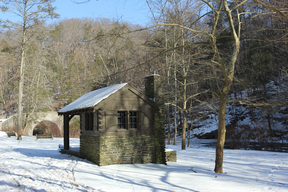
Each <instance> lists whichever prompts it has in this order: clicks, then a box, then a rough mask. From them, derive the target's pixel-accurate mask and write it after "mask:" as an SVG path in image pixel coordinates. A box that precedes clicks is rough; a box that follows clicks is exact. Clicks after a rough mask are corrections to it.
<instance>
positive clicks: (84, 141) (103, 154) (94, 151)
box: [80, 135, 156, 166]
mask: <svg viewBox="0 0 288 192" xmlns="http://www.w3.org/2000/svg"><path fill="white" fill-rule="evenodd" d="M80 154H81V156H82V157H83V158H86V159H88V160H90V161H92V162H94V163H96V164H98V165H99V166H103V165H112V164H138V163H155V159H156V158H155V138H154V136H147V135H143V136H137V137H135V136H134V137H129V136H127V137H95V136H85V135H81V139H80Z"/></svg>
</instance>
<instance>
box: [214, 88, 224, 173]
mask: <svg viewBox="0 0 288 192" xmlns="http://www.w3.org/2000/svg"><path fill="white" fill-rule="evenodd" d="M226 99H227V94H225V93H222V94H221V95H220V106H219V116H218V118H219V125H218V140H217V147H216V159H215V168H214V171H215V172H216V173H223V149H224V144H225V135H226V125H225V120H226V105H227V100H226Z"/></svg>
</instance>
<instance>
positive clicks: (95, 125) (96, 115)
mask: <svg viewBox="0 0 288 192" xmlns="http://www.w3.org/2000/svg"><path fill="white" fill-rule="evenodd" d="M93 114H94V115H93V116H94V117H93V118H94V119H93V124H94V125H93V130H94V131H98V111H95V112H94V113H93Z"/></svg>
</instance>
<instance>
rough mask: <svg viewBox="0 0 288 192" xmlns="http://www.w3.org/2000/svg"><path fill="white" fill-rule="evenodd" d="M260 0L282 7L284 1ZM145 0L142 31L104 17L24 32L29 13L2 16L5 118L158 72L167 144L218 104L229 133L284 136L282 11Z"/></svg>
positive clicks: (41, 21)
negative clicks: (146, 20)
mask: <svg viewBox="0 0 288 192" xmlns="http://www.w3.org/2000/svg"><path fill="white" fill-rule="evenodd" d="M1 2H3V1H1ZM35 2H36V1H32V3H35ZM43 2H44V1H43ZM263 2H264V3H266V5H269V6H272V7H273V8H275V9H277V10H280V11H281V13H287V8H288V4H287V2H286V1H284V0H276V1H268V0H267V1H263ZM147 3H148V5H149V7H150V9H151V12H152V13H153V18H151V25H150V26H148V27H146V28H145V27H144V26H140V25H133V24H131V23H129V22H119V21H116V20H111V19H107V18H97V19H91V18H83V19H66V20H60V21H54V22H49V23H48V22H47V18H37V15H34V16H35V17H33V18H30V19H31V20H30V25H29V26H28V25H27V28H25V27H24V28H25V30H24V28H23V26H25V19H24V20H23V22H19V23H16V24H14V25H7V22H2V31H1V34H0V66H1V70H0V113H1V115H3V116H5V117H6V118H7V117H9V116H11V115H13V114H16V113H18V111H19V109H20V108H19V107H18V106H22V109H23V114H24V115H23V116H22V120H21V121H22V125H23V126H22V129H24V130H25V126H26V125H27V124H28V121H31V120H33V118H35V117H34V116H35V115H36V114H37V112H45V111H57V110H59V109H61V108H62V107H63V106H65V105H67V104H69V103H70V102H72V101H74V100H75V99H77V98H78V97H80V96H81V95H83V94H84V93H87V92H90V91H92V90H95V89H98V88H102V87H105V86H109V85H113V84H117V83H123V82H128V83H130V84H132V85H133V86H134V87H136V88H137V89H139V90H140V91H144V77H145V76H146V75H150V74H151V73H153V71H154V70H155V71H157V73H158V74H160V75H161V86H160V87H159V89H160V90H161V95H160V96H161V99H162V102H163V103H165V107H164V108H163V109H164V113H165V118H166V119H165V123H166V134H167V137H168V142H169V143H170V138H172V137H173V136H174V139H176V136H177V135H181V136H183V138H184V139H183V140H184V146H183V144H182V149H183V148H184V149H185V137H186V134H187V136H188V137H190V131H191V130H192V129H194V128H199V127H201V126H202V127H205V126H207V124H206V125H205V123H201V122H205V121H207V119H209V118H210V119H211V118H216V119H218V118H219V117H218V116H220V119H221V111H223V110H224V126H225V121H226V127H227V136H228V138H229V139H234V140H239V141H240V140H243V139H247V138H249V139H258V140H259V139H263V138H267V139H268V140H269V139H270V140H271V139H276V140H277V139H279V138H281V139H282V138H283V137H284V138H285V135H287V133H288V129H287V117H286V116H285V114H287V113H288V108H287V98H288V96H287V72H288V71H287V58H288V55H287V54H288V52H287V43H288V41H287V32H288V29H287V19H286V18H285V17H283V16H282V15H281V14H275V12H272V11H273V10H272V9H271V8H269V7H267V6H263V4H260V3H258V1H252V0H251V1H248V0H244V1H240V0H236V1H231V2H230V1H229V2H227V1H221V0H215V1H206V0H199V1H198V0H182V1H180V0H166V1H162V0H149V1H147ZM32 5H33V4H32ZM2 10H4V11H5V9H4V8H3V7H2ZM41 11H43V12H45V11H46V13H48V12H49V14H51V13H52V12H53V13H54V10H48V9H47V10H41ZM50 16H51V15H50ZM54 16H55V17H57V15H56V13H55V15H54ZM54 16H53V17H54ZM23 18H24V17H23ZM28 24H29V23H28ZM23 31H25V33H23ZM24 37H25V38H24ZM23 39H24V40H25V42H24V41H23ZM23 42H24V43H23ZM237 49H238V50H237ZM23 50H24V52H23ZM23 56H25V57H24V58H23ZM23 59H24V61H25V68H24V73H25V76H23V78H24V80H23V95H22V96H21V97H23V99H22V101H21V102H19V87H20V86H19V80H20V79H21V75H20V74H21V73H20V70H21V68H20V67H19V66H20V65H19V64H20V62H21V61H22V60H23ZM224 101H225V102H224ZM223 102H224V103H225V108H224V105H223V106H222V105H221V103H223ZM18 103H21V105H18ZM226 104H227V105H226ZM226 106H227V108H226ZM225 114H226V115H229V121H227V119H225ZM248 117H249V118H248ZM220 119H219V126H220V125H221V123H220ZM244 119H246V121H245V122H243V120H244ZM247 119H249V121H248V120H247ZM252 124H253V126H251V125H252ZM255 125H256V126H255ZM175 127H177V129H175ZM177 131H178V132H177ZM241 135H244V137H245V138H243V137H242V138H241ZM224 140H225V137H224ZM174 143H175V140H174Z"/></svg>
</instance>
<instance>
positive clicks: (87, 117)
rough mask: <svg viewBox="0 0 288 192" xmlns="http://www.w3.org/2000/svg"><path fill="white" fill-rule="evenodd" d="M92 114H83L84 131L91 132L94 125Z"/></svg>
mask: <svg viewBox="0 0 288 192" xmlns="http://www.w3.org/2000/svg"><path fill="white" fill-rule="evenodd" d="M93 117H94V113H93V112H88V113H85V130H87V131H92V130H93V125H94V118H93Z"/></svg>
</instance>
